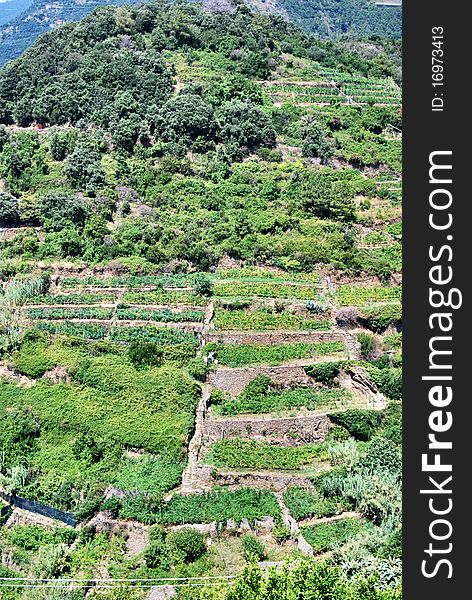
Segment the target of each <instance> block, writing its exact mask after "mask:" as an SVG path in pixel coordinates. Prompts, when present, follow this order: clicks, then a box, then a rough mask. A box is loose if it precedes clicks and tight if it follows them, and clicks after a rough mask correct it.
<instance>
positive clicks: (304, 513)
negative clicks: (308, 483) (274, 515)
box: [284, 487, 349, 521]
mask: <svg viewBox="0 0 472 600" xmlns="http://www.w3.org/2000/svg"><path fill="white" fill-rule="evenodd" d="M284 502H285V504H286V505H287V508H288V510H289V511H290V514H291V515H292V517H293V518H294V519H296V520H297V521H299V520H301V519H307V518H311V517H315V518H322V517H334V516H335V515H338V514H340V513H342V512H343V511H344V510H347V509H348V508H349V504H348V503H347V502H346V501H344V500H342V499H341V498H335V497H333V498H323V497H322V496H321V495H320V494H319V493H317V492H316V491H314V490H306V489H304V488H299V487H289V488H288V489H287V490H286V491H285V493H284Z"/></svg>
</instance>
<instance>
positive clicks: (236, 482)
mask: <svg viewBox="0 0 472 600" xmlns="http://www.w3.org/2000/svg"><path fill="white" fill-rule="evenodd" d="M213 478H214V482H215V484H216V485H224V486H226V487H229V488H233V489H235V488H242V487H255V488H258V489H267V490H273V491H275V492H282V491H284V490H285V489H287V488H288V487H289V486H292V485H296V486H298V487H302V488H306V489H312V488H313V483H312V482H311V481H310V480H309V479H308V477H304V476H296V475H284V474H279V473H263V472H253V473H232V472H227V471H217V472H216V473H214V475H213Z"/></svg>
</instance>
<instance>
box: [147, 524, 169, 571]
mask: <svg viewBox="0 0 472 600" xmlns="http://www.w3.org/2000/svg"><path fill="white" fill-rule="evenodd" d="M144 561H145V563H146V566H147V567H149V568H150V569H158V568H162V569H166V570H167V569H169V568H170V567H171V560H170V549H169V546H168V545H167V544H166V534H165V531H164V530H163V529H162V528H161V527H159V526H153V527H151V529H150V530H149V546H148V547H147V548H146V550H145V551H144Z"/></svg>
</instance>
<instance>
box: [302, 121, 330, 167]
mask: <svg viewBox="0 0 472 600" xmlns="http://www.w3.org/2000/svg"><path fill="white" fill-rule="evenodd" d="M300 137H301V138H302V140H303V141H302V153H303V156H308V157H318V158H319V159H320V160H321V163H322V164H326V163H327V162H328V160H329V159H330V158H331V156H332V155H333V148H332V146H331V144H330V143H329V141H328V140H327V138H326V135H325V133H324V131H323V128H322V127H321V126H320V124H319V123H318V121H317V120H316V118H315V117H313V115H308V116H306V117H304V118H303V119H302V123H301V126H300Z"/></svg>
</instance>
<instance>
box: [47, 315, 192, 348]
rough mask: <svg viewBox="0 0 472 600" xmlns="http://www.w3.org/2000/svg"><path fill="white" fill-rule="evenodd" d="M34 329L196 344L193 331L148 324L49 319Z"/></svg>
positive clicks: (121, 338) (165, 342) (79, 334)
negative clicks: (114, 325)
mask: <svg viewBox="0 0 472 600" xmlns="http://www.w3.org/2000/svg"><path fill="white" fill-rule="evenodd" d="M35 327H36V329H39V330H41V331H46V332H48V333H52V334H64V335H70V336H74V337H82V338H87V339H91V340H103V339H105V338H109V339H111V340H114V341H119V342H133V341H142V342H154V343H157V344H161V345H174V344H182V343H188V344H192V345H195V346H196V339H195V336H194V335H193V333H190V332H187V331H183V330H181V329H173V328H166V327H155V326H153V325H148V326H144V327H127V326H116V327H110V326H109V325H107V324H98V323H74V322H71V321H64V322H62V323H54V322H51V321H38V322H36V323H35Z"/></svg>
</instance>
